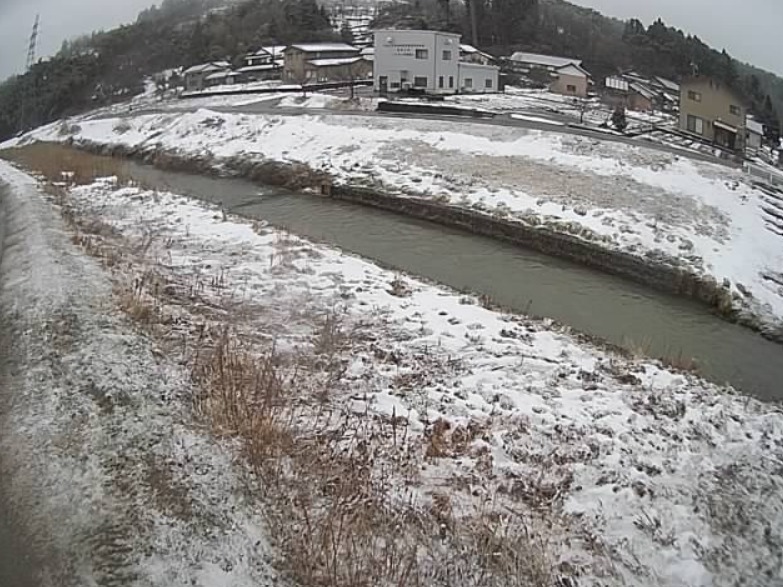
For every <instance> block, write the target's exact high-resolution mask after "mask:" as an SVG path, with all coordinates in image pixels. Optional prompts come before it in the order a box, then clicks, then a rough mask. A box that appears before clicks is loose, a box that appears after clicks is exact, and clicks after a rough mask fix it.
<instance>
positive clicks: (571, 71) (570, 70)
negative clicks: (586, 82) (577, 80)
mask: <svg viewBox="0 0 783 587" xmlns="http://www.w3.org/2000/svg"><path fill="white" fill-rule="evenodd" d="M557 73H559V74H562V75H575V76H577V77H590V72H589V71H587V70H586V69H583V68H582V67H580V66H578V65H575V64H573V63H569V64H567V65H564V66H562V67H558V68H557Z"/></svg>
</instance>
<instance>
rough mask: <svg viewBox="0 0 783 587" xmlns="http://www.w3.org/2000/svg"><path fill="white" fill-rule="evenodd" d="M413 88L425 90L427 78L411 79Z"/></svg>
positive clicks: (417, 77)
mask: <svg viewBox="0 0 783 587" xmlns="http://www.w3.org/2000/svg"><path fill="white" fill-rule="evenodd" d="M413 87H414V88H426V87H427V78H426V77H425V76H418V75H417V76H416V77H414V78H413Z"/></svg>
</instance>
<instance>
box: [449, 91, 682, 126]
mask: <svg viewBox="0 0 783 587" xmlns="http://www.w3.org/2000/svg"><path fill="white" fill-rule="evenodd" d="M446 103H447V104H451V103H453V104H460V105H472V106H477V107H481V108H483V109H486V110H489V111H492V112H497V113H503V114H513V113H524V112H528V113H539V114H540V115H546V114H554V115H557V116H558V117H561V118H559V119H562V117H565V118H566V119H570V120H571V121H573V122H579V121H583V122H584V123H585V124H590V125H603V124H609V123H610V122H611V119H612V113H613V110H612V108H610V107H609V106H607V105H606V104H603V103H602V102H601V100H599V99H598V98H589V99H586V100H582V99H579V98H573V97H570V96H562V95H559V94H554V93H552V92H549V91H547V90H531V89H524V88H516V87H513V86H510V87H507V88H506V90H505V91H504V92H503V93H502V94H464V95H457V96H450V97H448V98H446ZM625 116H626V120H627V122H628V130H634V129H637V128H644V127H649V126H650V125H652V124H663V125H666V124H673V123H676V117H674V116H672V115H671V114H666V113H664V112H649V113H647V112H636V111H633V110H626V113H625Z"/></svg>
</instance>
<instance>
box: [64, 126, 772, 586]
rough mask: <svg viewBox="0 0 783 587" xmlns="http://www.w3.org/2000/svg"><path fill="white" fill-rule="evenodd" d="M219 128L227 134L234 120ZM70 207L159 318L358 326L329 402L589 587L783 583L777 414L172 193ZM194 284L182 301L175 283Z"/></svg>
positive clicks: (440, 487)
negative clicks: (382, 428) (380, 428)
mask: <svg viewBox="0 0 783 587" xmlns="http://www.w3.org/2000/svg"><path fill="white" fill-rule="evenodd" d="M198 116H201V115H194V118H193V121H195V124H196V126H197V128H198V127H199V126H200V125H199V123H198V120H199V119H198ZM213 116H214V115H213ZM193 121H191V124H193V123H194V122H193ZM151 122H153V121H151ZM153 123H154V124H160V120H159V119H158V120H157V122H153ZM181 123H182V121H179V122H177V121H170V122H169V124H173V125H174V127H175V128H180V129H181V128H182V127H179V126H178V125H179V124H181ZM249 124H250V123H248V122H245V125H249ZM267 124H270V125H272V126H273V127H283V129H284V132H281V133H280V135H275V140H274V141H271V139H270V138H269V137H268V136H267V137H266V138H265V140H264V141H263V142H264V143H266V142H273V143H274V144H276V147H275V148H276V149H280V150H281V152H280V153H278V156H283V154H282V150H285V149H286V145H285V144H278V143H283V142H284V141H283V137H284V136H286V135H290V134H291V132H292V130H293V129H292V128H290V127H288V126H287V125H288V123H287V122H286V121H285V120H284V119H276V120H272V121H268V122H267ZM307 124H310V125H323V124H325V123H323V122H321V121H318V120H315V119H308V120H307ZM225 125H226V128H224V129H222V132H225V133H226V137H228V136H231V135H232V133H236V132H237V131H238V130H239V128H242V127H234V126H233V124H232V123H231V122H230V121H226V123H225ZM326 126H329V125H326ZM108 128H109V129H110V128H111V127H108ZM187 128H192V127H190V126H188V127H187ZM330 128H331V131H332V134H333V135H334V136H335V137H339V133H338V132H337V130H336V128H335V127H330ZM251 130H253V131H254V132H256V133H258V132H259V129H258V128H257V127H256V128H254V127H252V126H250V128H246V130H245V132H246V133H249V132H250V131H251ZM372 130H373V129H370V130H368V131H367V132H372ZM170 131H171V127H169V131H167V132H170ZM87 132H88V133H89V130H88V131H87ZM135 132H142V131H141V130H138V129H137V131H135ZM265 132H272V131H271V130H267V131H265ZM299 132H304V131H303V130H300V131H299ZM353 132H355V133H356V134H358V133H359V129H353ZM375 132H377V129H376V130H375ZM440 134H441V136H443V131H441V132H440ZM164 136H165V135H164ZM252 136H255V135H252ZM308 136H310V137H311V140H312V134H310V135H308ZM247 137H248V135H247V134H246V135H245V138H247ZM196 139H198V140H203V136H202V135H201V134H200V133H193V134H190V133H187V134H185V133H181V134H180V139H179V140H180V141H192V140H196ZM533 139H536V137H527V140H528V141H530V140H533ZM357 140H358V141H359V142H360V144H364V143H362V141H363V140H364V139H363V138H362V136H361V135H360V136H359V137H358V138H357ZM443 140H444V141H449V140H450V139H449V137H448V136H447V135H446V136H444V139H443ZM537 140H545V138H544V137H537ZM289 141H290V142H292V143H295V144H296V145H298V146H299V147H300V148H301V144H302V143H301V140H300V141H297V137H296V136H294V137H293V138H290V139H289ZM477 142H479V146H478V147H477V148H480V146H481V142H480V141H477ZM209 144H210V146H211V148H212V149H215V150H216V152H217V153H220V145H221V143H220V141H219V140H216V139H215V138H213V140H212V141H211V142H210V143H209ZM223 144H224V145H225V142H224V143H223ZM318 147H320V148H323V146H322V145H319V146H318ZM515 147H516V148H521V145H519V144H516V145H515ZM289 148H291V147H290V143H289ZM335 148H336V149H341V150H343V151H345V150H346V148H347V147H346V145H345V144H340V145H338V146H336V147H335ZM313 149H314V150H315V149H316V147H313ZM338 152H339V151H338ZM333 154H336V152H333ZM297 155H298V156H303V155H304V156H306V152H305V153H302V152H301V151H300V152H299V153H298V154H297ZM574 156H575V155H574ZM637 156H638V155H637ZM651 173H653V172H651ZM68 204H69V207H70V211H71V213H73V214H75V215H76V217H78V218H79V219H80V222H81V223H82V225H84V226H87V227H91V226H92V227H99V228H96V229H94V230H95V231H96V233H97V234H99V235H101V236H100V238H101V239H103V240H104V241H105V242H108V243H110V244H111V243H112V242H113V243H115V244H116V243H119V242H122V243H124V245H123V246H122V248H121V250H123V251H126V253H125V256H124V257H123V261H122V262H120V263H112V265H111V266H112V271H113V275H114V277H115V279H121V280H122V279H124V280H126V281H128V280H129V281H131V282H136V281H139V282H140V281H144V280H145V279H146V280H147V281H150V282H151V281H155V283H156V284H157V285H155V286H154V287H153V286H152V285H150V287H149V291H150V292H152V291H155V292H163V291H169V292H175V293H174V294H172V299H170V300H167V299H166V297H165V295H164V296H161V297H160V298H159V299H158V301H157V302H156V303H157V304H159V306H158V312H159V313H160V314H161V316H162V317H161V321H162V323H164V324H172V325H175V326H176V327H177V328H179V329H185V330H186V329H187V326H186V324H187V320H188V318H187V317H186V314H187V313H188V312H193V313H195V314H196V316H198V320H199V322H201V323H202V326H201V329H202V331H206V330H208V329H209V328H208V324H207V323H205V322H204V320H208V318H205V317H204V316H207V315H208V314H206V313H205V312H203V311H201V310H199V307H201V308H204V309H210V310H211V311H212V312H213V314H218V315H225V316H226V320H231V319H232V317H233V316H235V317H237V318H238V319H236V324H235V326H234V327H235V328H237V329H238V331H239V332H242V333H255V334H256V335H257V336H261V337H265V338H267V339H268V340H270V341H273V344H274V346H275V347H276V348H277V349H278V352H281V353H295V352H302V349H306V348H311V347H315V346H318V344H319V343H318V340H316V339H318V338H320V337H322V336H323V330H322V326H321V330H320V332H321V334H317V333H318V332H319V330H318V328H319V326H318V324H322V323H323V319H324V316H329V315H337V316H339V329H340V330H341V331H343V332H351V333H352V335H351V342H350V344H346V346H344V347H343V346H339V345H338V347H339V350H337V351H335V350H334V349H333V350H332V352H336V353H337V354H336V356H331V357H330V361H333V362H335V363H337V364H340V365H342V366H343V368H342V370H341V371H340V375H339V377H337V378H335V379H332V380H331V381H330V385H331V388H330V396H329V399H328V401H329V405H330V406H331V407H332V408H333V409H337V410H338V413H344V414H346V415H345V416H344V417H345V418H347V419H351V418H367V414H368V412H369V413H370V414H372V415H375V416H377V417H378V418H385V419H386V420H387V421H391V419H392V418H394V419H395V421H397V420H398V419H401V420H402V421H404V423H405V427H406V430H408V433H409V434H410V435H411V437H412V439H413V446H414V447H418V448H417V449H416V450H415V451H414V454H413V458H414V460H415V462H416V463H417V466H416V467H415V469H416V470H417V471H418V473H416V474H414V475H412V476H411V477H410V478H409V479H407V480H406V485H405V487H404V489H405V492H406V495H408V496H409V497H408V499H412V500H413V501H414V502H415V503H416V504H418V505H420V506H422V507H424V508H427V507H430V506H432V505H433V504H434V503H436V502H437V503H441V502H443V500H444V498H443V496H444V495H445V496H446V498H445V499H446V500H447V503H448V504H450V505H449V507H450V508H451V509H452V510H453V512H454V515H455V516H456V517H457V519H460V516H461V515H466V514H465V512H468V511H472V510H473V509H481V510H482V511H489V512H492V515H497V516H498V517H499V519H507V518H513V519H515V520H522V521H523V523H525V524H527V525H528V528H529V529H530V531H531V532H532V536H531V537H530V539H531V541H533V542H535V543H536V544H540V545H541V546H542V549H543V550H544V551H545V552H546V553H547V557H548V558H547V559H546V560H547V561H548V564H551V566H552V569H554V570H555V571H556V573H555V574H556V575H557V576H561V577H569V578H576V579H577V580H578V584H579V585H580V586H589V585H596V586H597V585H604V586H607V585H639V586H647V585H649V586H662V585H666V586H668V585H671V586H678V587H679V586H704V587H707V586H724V585H725V586H729V585H736V584H743V583H747V584H754V585H770V586H772V585H777V584H780V582H781V581H783V574H782V572H781V568H783V567H781V562H783V561H781V556H782V555H783V548H781V546H783V484H781V479H780V476H779V472H780V467H781V464H783V415H782V414H781V413H780V410H779V409H778V408H776V407H773V406H770V405H766V404H761V403H759V402H757V401H755V400H752V399H747V398H743V397H739V396H735V395H733V394H732V393H730V392H727V391H726V390H721V389H718V388H716V387H715V386H713V385H711V384H707V383H705V382H703V381H700V380H698V379H696V378H695V377H692V376H690V375H685V374H676V373H672V372H670V371H667V370H665V369H664V368H662V367H661V366H660V365H657V364H653V363H649V362H644V361H634V360H630V359H626V358H622V357H620V356H617V355H614V354H612V353H611V352H607V351H605V350H602V349H600V348H597V347H595V346H592V345H590V344H588V343H584V342H580V341H579V340H578V339H577V338H575V337H573V336H571V335H570V334H569V333H568V332H566V331H563V330H560V329H558V328H556V327H554V326H552V325H551V324H550V323H548V322H546V321H543V322H536V321H531V320H528V319H525V318H522V317H518V316H511V315H505V314H502V313H500V312H497V311H494V310H491V309H486V308H484V307H482V306H481V305H480V304H479V303H478V300H476V299H475V298H471V297H465V296H462V295H459V294H457V293H455V292H452V291H449V290H448V289H445V288H442V287H439V286H436V285H432V284H428V283H425V282H422V281H420V280H417V279H415V278H411V277H407V276H401V275H398V274H395V273H393V272H390V271H387V270H384V269H382V268H380V267H378V266H376V265H374V264H372V263H370V262H368V261H365V260H362V259H360V258H356V257H354V256H350V255H346V254H344V253H342V252H340V251H338V250H334V249H331V248H328V247H325V246H321V245H315V244H313V243H311V242H308V241H306V240H303V239H300V238H297V237H295V236H292V235H290V234H286V233H284V232H281V231H278V230H275V229H271V228H269V227H265V226H263V224H259V223H252V224H251V223H248V222H244V221H242V220H240V219H238V218H232V217H226V216H225V215H223V214H222V213H221V212H220V211H219V210H218V209H216V208H212V207H210V206H207V205H205V204H202V203H198V202H195V201H193V200H189V199H187V198H184V197H181V196H177V195H174V194H167V193H158V192H149V191H144V190H141V189H139V188H134V187H125V188H118V187H117V186H116V185H114V183H113V182H112V181H102V182H98V183H96V184H94V185H89V186H83V187H77V188H74V189H72V190H71V192H70V195H69V196H68ZM100 227H103V228H100ZM150 276H154V277H153V278H151V277H150ZM96 279H97V278H96ZM188 291H189V292H190V294H187V293H185V294H183V295H184V296H185V298H184V299H190V300H192V301H191V304H192V308H191V309H188V308H187V305H184V306H183V304H182V300H183V298H182V297H181V295H180V293H176V292H188ZM194 292H198V294H194ZM150 295H152V294H150ZM188 295H189V296H190V297H188ZM166 316H170V317H169V318H165V317H166ZM204 324H207V326H205V325H204ZM330 332H332V334H333V335H334V329H332V330H330ZM270 344H271V343H270ZM135 393H141V392H140V391H137V392H135ZM134 397H135V394H134ZM151 422H152V424H153V425H154V426H155V427H156V428H158V427H161V429H164V430H168V427H167V426H165V425H164V424H163V423H160V424H159V423H158V422H159V421H158V420H152V421H151ZM402 490H403V487H402V486H401V487H400V491H402ZM432 531H433V532H434V533H437V529H433V530H432ZM444 532H446V533H448V531H446V530H445V529H444ZM441 548H442V549H448V538H447V537H444V538H443V546H441ZM472 554H473V553H459V554H457V555H456V556H457V557H458V559H460V560H462V559H463V558H466V557H467V558H466V560H470V559H469V557H470V556H471V555H472ZM454 560H455V561H457V559H454ZM454 564H457V563H456V562H455V563H454ZM232 584H235V583H232ZM433 584H435V583H433ZM438 584H441V583H438ZM459 584H460V585H468V584H473V583H470V582H467V581H463V582H461V583H459ZM476 584H481V583H476ZM547 584H552V583H547ZM561 584H569V583H561ZM570 584H573V583H570Z"/></svg>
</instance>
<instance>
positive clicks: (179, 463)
mask: <svg viewBox="0 0 783 587" xmlns="http://www.w3.org/2000/svg"><path fill="white" fill-rule="evenodd" d="M9 178H10V179H11V185H10V186H8V185H7V186H6V187H5V188H3V189H4V191H3V193H2V199H0V218H2V219H4V220H5V221H6V222H7V223H8V225H7V228H8V230H7V232H6V234H5V239H4V250H3V257H2V262H1V264H0V325H1V326H2V332H3V335H4V336H5V339H6V340H5V343H4V344H3V347H0V348H2V349H4V350H6V351H8V350H12V351H13V353H12V354H8V353H7V352H6V353H5V365H4V367H5V368H4V369H3V370H2V373H0V376H2V378H1V379H0V383H1V384H2V387H0V394H1V395H0V398H2V409H1V410H0V419H2V422H1V423H2V429H0V455H2V459H1V460H0V466H2V473H3V475H2V479H3V481H4V482H3V483H2V484H1V485H2V489H0V500H1V501H3V502H4V504H5V506H6V508H7V509H9V510H11V511H12V512H14V514H16V517H17V520H18V521H19V522H21V525H22V526H23V530H24V538H23V539H22V540H21V541H20V540H17V537H18V536H19V534H17V532H16V530H18V527H17V523H14V524H13V525H12V526H11V527H10V528H9V527H7V526H6V528H5V532H6V533H9V532H10V533H12V534H13V536H14V542H15V544H16V545H17V546H18V545H19V544H20V543H21V544H30V545H31V546H30V548H21V549H20V548H18V547H17V546H14V547H13V548H11V549H10V550H9V551H8V556H9V557H11V559H10V560H11V561H12V563H11V562H8V561H4V560H3V554H5V553H3V554H0V564H2V565H3V566H5V567H6V570H5V571H3V572H5V573H6V574H7V575H10V579H6V577H5V576H3V574H2V573H0V585H2V586H3V587H5V586H6V585H13V586H14V587H17V586H18V587H28V586H30V587H32V586H38V585H42V586H44V587H49V586H50V585H51V586H52V587H54V586H57V587H71V586H73V587H75V586H77V585H79V586H81V585H92V584H95V585H101V586H106V587H109V586H115V585H116V586H120V585H122V586H126V585H134V586H139V587H148V586H149V587H152V586H161V587H162V586H164V585H165V586H180V585H181V586H185V585H202V586H204V587H207V586H210V587H211V586H222V585H231V586H237V587H239V586H243V585H248V586H249V585H268V584H271V583H272V582H273V580H274V573H273V572H272V571H271V570H270V568H269V564H268V558H265V556H266V555H268V549H266V548H264V547H265V540H264V539H263V536H264V533H263V527H262V523H261V522H260V520H259V519H258V516H257V514H256V513H255V512H253V511H252V506H249V505H247V504H244V503H241V497H240V494H241V491H242V480H241V478H239V477H238V476H237V473H236V472H235V471H234V470H233V469H232V463H231V458H230V454H229V453H228V452H227V451H225V450H223V449H222V448H221V447H220V446H219V445H217V444H216V443H215V442H213V441H212V440H211V439H210V438H209V437H208V436H205V435H202V434H199V433H198V432H196V431H194V428H193V425H192V423H191V422H190V421H189V411H188V409H187V406H188V404H187V401H186V400H185V398H186V397H187V395H188V394H189V393H190V385H189V382H188V380H187V376H186V373H185V372H184V371H183V370H182V369H181V368H179V367H178V366H176V365H172V364H170V363H169V362H168V361H167V360H166V359H165V358H164V357H162V356H161V354H160V353H159V352H158V351H157V350H156V349H155V347H154V345H153V344H152V343H151V341H149V340H148V339H147V338H145V337H144V336H142V335H141V334H140V333H137V332H135V331H134V330H133V329H132V328H131V327H130V324H129V322H127V320H126V319H125V318H124V316H123V315H122V314H121V313H120V312H119V311H118V309H117V306H116V300H115V299H114V293H113V292H112V286H111V283H110V281H109V280H108V278H107V277H106V275H105V274H104V272H103V270H102V269H101V267H100V266H99V265H98V264H97V263H96V262H95V261H94V260H92V259H90V258H88V257H86V256H85V255H84V254H83V253H81V252H80V251H79V250H78V249H77V247H76V246H75V245H74V244H73V243H72V242H71V236H70V234H69V232H68V230H67V228H66V227H65V226H64V224H63V222H62V220H61V219H60V218H59V217H58V215H57V214H56V209H55V207H53V206H52V205H51V203H49V202H47V200H46V199H45V198H44V197H43V195H42V194H41V193H40V192H39V190H38V188H37V186H36V185H35V183H34V182H32V180H31V179H30V178H29V177H27V176H25V175H23V174H21V173H19V172H16V171H14V170H13V169H11V168H9V167H8V166H5V165H4V164H3V163H2V162H0V184H1V183H2V181H3V179H6V180H8V179H9ZM7 183H8V181H7ZM11 228H12V229H11ZM0 513H2V512H1V511H0ZM7 540H8V539H7V538H6V541H7ZM3 546H5V545H4V544H3V528H0V550H5V549H4V548H3ZM19 550H21V551H22V552H19ZM30 552H32V553H34V554H35V557H34V558H26V557H25V556H24V555H25V554H29V553H30ZM35 559H38V560H35Z"/></svg>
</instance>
